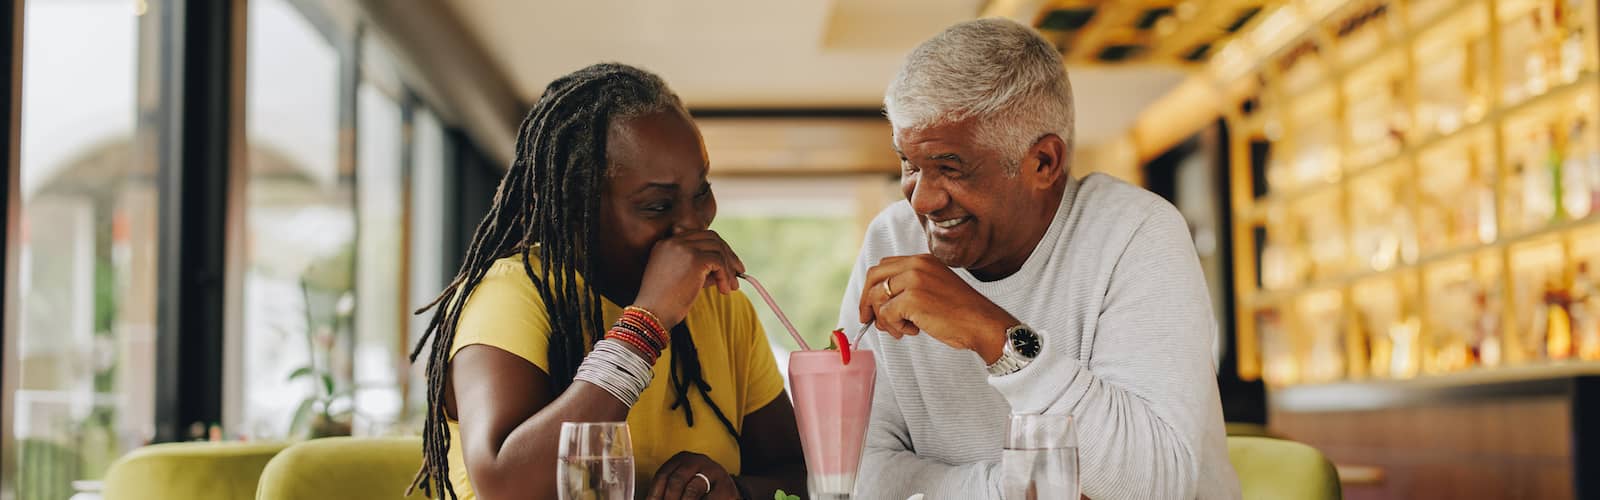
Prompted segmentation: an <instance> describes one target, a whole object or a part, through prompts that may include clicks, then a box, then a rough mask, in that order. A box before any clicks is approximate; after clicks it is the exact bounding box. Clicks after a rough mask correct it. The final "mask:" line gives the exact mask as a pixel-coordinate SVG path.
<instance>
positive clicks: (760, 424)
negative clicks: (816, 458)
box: [736, 393, 806, 499]
mask: <svg viewBox="0 0 1600 500" xmlns="http://www.w3.org/2000/svg"><path fill="white" fill-rule="evenodd" d="M739 455H740V457H741V458H742V460H743V461H744V462H743V463H742V464H741V465H740V469H741V472H743V474H742V475H740V476H739V477H738V478H737V479H736V481H738V483H739V486H740V489H742V490H743V491H744V492H745V493H749V498H754V499H762V498H772V493H773V492H775V491H777V490H779V489H782V490H783V491H784V492H786V493H789V494H791V495H799V496H800V498H805V497H806V461H805V454H804V453H803V452H802V450H801V448H800V431H799V429H797V428H796V427H795V420H794V407H793V406H791V405H790V404H789V395H788V394H781V393H780V394H778V397H777V399H773V400H772V402H771V403H767V405H766V406H763V407H761V409H759V410H756V411H755V413H751V414H750V415H748V416H746V417H745V418H744V429H743V430H742V432H740V436H739Z"/></svg>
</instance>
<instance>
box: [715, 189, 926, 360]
mask: <svg viewBox="0 0 1600 500" xmlns="http://www.w3.org/2000/svg"><path fill="white" fill-rule="evenodd" d="M712 161H713V162H715V161H716V160H715V158H713V159H712ZM714 168H715V167H713V169H714ZM898 185H899V184H898V182H897V180H894V179H888V178H885V177H850V176H841V177H834V178H808V179H799V178H765V177H753V178H723V179H713V181H712V186H713V188H714V189H715V190H716V195H717V205H718V211H717V219H716V221H714V222H713V223H712V225H711V228H712V229H713V230H716V231H717V232H718V233H719V234H721V235H722V237H723V238H724V239H726V240H727V241H728V244H729V245H731V246H732V247H733V248H734V250H735V251H737V252H739V258H740V259H741V260H743V261H744V264H745V270H746V271H747V272H749V273H750V274H751V275H754V276H755V277H756V278H758V279H760V280H761V284H762V285H765V286H766V287H767V291H768V292H771V293H772V296H773V299H774V300H776V301H778V304H779V305H780V306H782V307H783V308H784V309H783V312H784V313H785V314H787V315H788V316H789V320H790V321H791V322H792V323H794V327H795V329H796V330H799V331H800V334H801V335H802V336H804V337H805V339H806V343H807V344H810V345H811V346H813V347H821V346H826V345H828V341H829V339H830V336H829V334H828V332H831V331H833V329H834V328H838V322H839V305H840V304H839V300H840V296H841V293H842V292H843V291H844V289H845V286H846V285H847V284H848V283H849V281H850V271H851V268H852V267H854V266H855V262H856V255H857V253H858V252H859V251H860V250H861V237H862V235H863V234H865V232H866V223H867V222H870V221H871V220H872V218H873V217H874V216H876V215H877V214H878V212H879V211H880V210H882V209H883V207H885V206H887V205H888V204H889V203H892V202H893V201H895V200H898V199H899V196H900V195H899V193H898V192H896V191H894V190H893V188H894V187H898ZM797 265H798V266H801V267H796V266H797ZM746 290H747V291H746V294H747V295H748V296H749V297H750V300H751V301H753V302H755V307H756V314H757V315H758V316H760V317H761V326H762V327H763V328H765V329H766V331H767V339H768V340H769V341H771V342H772V343H773V349H774V351H775V352H776V353H778V356H777V358H778V362H779V364H780V365H781V364H784V363H786V362H787V360H788V355H787V353H788V351H791V350H794V349H796V348H798V347H799V346H797V345H796V344H795V342H794V341H793V340H792V339H791V338H790V336H789V334H788V333H787V330H786V329H785V328H784V326H783V323H781V322H779V321H778V318H777V315H776V314H774V313H773V312H772V309H771V308H770V307H768V306H767V305H766V304H765V303H764V302H762V300H761V297H760V296H759V295H758V294H756V293H755V291H754V290H752V289H746Z"/></svg>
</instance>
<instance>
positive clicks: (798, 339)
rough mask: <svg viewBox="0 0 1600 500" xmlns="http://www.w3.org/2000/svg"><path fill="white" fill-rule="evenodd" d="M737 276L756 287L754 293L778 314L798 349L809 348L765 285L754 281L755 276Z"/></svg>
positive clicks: (779, 319) (805, 349)
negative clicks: (798, 345)
mask: <svg viewBox="0 0 1600 500" xmlns="http://www.w3.org/2000/svg"><path fill="white" fill-rule="evenodd" d="M739 277H740V278H744V280H745V281H748V282H750V286H754V287H756V293H758V294H761V299H762V300H765V301H767V307H771V308H772V312H774V313H777V314H778V321H782V322H783V327H784V328H788V329H789V336H791V337H794V341H795V343H796V344H800V350H802V351H809V350H811V346H810V345H808V344H806V339H804V338H801V337H800V331H799V330H795V329H794V323H790V322H789V317H788V316H786V315H784V314H783V309H782V308H779V307H778V303H777V302H776V301H774V300H772V294H770V293H767V287H764V286H761V282H760V281H756V277H755V276H751V275H748V274H741V275H739Z"/></svg>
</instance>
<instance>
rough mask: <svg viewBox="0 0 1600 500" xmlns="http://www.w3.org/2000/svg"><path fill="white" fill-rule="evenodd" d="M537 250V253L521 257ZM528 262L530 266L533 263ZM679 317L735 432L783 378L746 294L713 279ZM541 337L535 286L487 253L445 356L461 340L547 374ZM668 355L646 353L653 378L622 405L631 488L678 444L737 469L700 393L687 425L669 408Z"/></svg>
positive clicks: (607, 304)
mask: <svg viewBox="0 0 1600 500" xmlns="http://www.w3.org/2000/svg"><path fill="white" fill-rule="evenodd" d="M537 257H538V255H537V253H535V254H534V255H530V256H529V258H537ZM534 270H535V272H537V270H538V263H537V262H536V261H535V262H534ZM602 301H603V303H602V305H601V306H602V311H601V315H602V316H604V321H605V325H606V326H610V325H611V324H612V323H614V322H616V320H617V318H618V317H621V316H622V308H621V307H618V306H617V305H616V304H612V303H611V301H609V300H604V299H602ZM684 321H685V322H687V323H688V325H689V331H690V332H691V334H692V335H693V336H694V345H695V349H696V350H697V351H699V355H700V367H701V374H702V376H703V377H704V379H705V381H706V382H707V383H708V384H710V385H711V392H710V396H711V400H712V401H715V402H716V403H717V407H719V408H721V409H722V411H723V414H724V415H727V417H728V420H730V421H731V422H732V423H733V427H734V428H735V429H738V430H740V432H741V433H742V432H743V426H744V417H745V416H747V415H749V414H751V413H754V412H755V411H756V410H759V409H761V408H763V407H765V406H766V405H767V404H768V403H771V402H772V401H773V400H774V399H777V397H778V395H779V394H782V393H783V377H782V375H779V374H778V368H777V363H776V362H775V361H774V359H773V356H772V350H771V348H770V347H768V344H767V338H766V334H765V332H764V331H763V330H762V328H761V323H760V321H759V320H757V319H756V313H755V309H754V308H753V307H752V306H751V305H750V299H749V298H747V297H745V295H744V294H743V293H739V292H734V293H732V294H729V295H723V294H722V293H721V292H718V291H717V289H716V288H715V287H710V288H706V289H704V290H701V292H700V295H699V296H698V297H696V298H695V301H694V304H693V305H691V306H690V307H689V313H688V317H687V319H685V320H684ZM550 335H551V332H550V320H549V316H548V314H547V313H546V312H545V308H544V301H542V300H540V298H539V290H538V289H537V288H534V285H533V282H532V281H531V280H529V279H528V276H527V275H526V274H524V271H523V268H522V260H521V257H520V256H512V257H507V258H504V259H500V260H498V261H496V262H495V263H494V264H493V265H492V266H491V267H490V269H489V271H488V272H487V273H486V274H485V275H484V277H483V281H481V282H479V283H478V287H477V288H476V289H474V290H473V292H472V295H471V296H470V297H468V298H467V302H466V304H465V305H464V306H463V307H462V310H461V321H460V323H458V324H457V326H456V337H455V342H454V343H453V344H452V345H451V348H450V355H451V357H452V358H453V357H454V356H455V353H456V352H458V351H460V350H461V348H463V347H466V346H469V345H473V344H483V345H489V346H493V347H498V348H500V349H502V350H505V351H506V352H509V353H511V354H514V355H516V356H518V357H521V358H523V359H526V360H528V362H530V363H533V364H534V366H537V367H539V369H540V370H543V371H544V372H545V373H549V372H550V362H549V347H550ZM673 354H674V353H673V352H672V349H668V350H667V351H666V352H664V353H662V355H661V358H660V359H659V360H657V361H656V365H655V378H654V379H653V380H652V381H651V383H650V386H649V387H648V388H646V389H645V391H644V393H643V394H641V395H640V396H639V402H638V403H636V404H634V406H633V409H632V410H631V411H629V412H628V427H629V431H630V434H631V435H632V438H633V456H634V468H635V469H634V471H635V476H636V481H635V489H636V490H643V491H648V489H649V487H650V483H649V481H650V479H651V478H653V477H655V473H656V469H657V468H659V467H661V464H662V463H664V462H666V461H667V460H668V459H670V458H672V456H673V455H676V454H678V452H681V451H693V452H696V453H700V454H704V455H706V456H708V457H711V459H712V460H715V461H716V462H717V463H718V464H721V465H722V467H723V468H724V469H727V471H728V473H729V474H739V467H740V456H739V443H738V442H736V441H735V440H734V439H733V436H730V435H728V431H727V430H725V429H723V427H722V424H721V423H720V422H718V421H717V417H716V416H715V415H714V414H713V413H712V411H711V408H710V407H708V406H706V403H705V401H704V400H703V399H701V397H700V395H698V394H692V395H691V397H690V398H689V400H690V402H691V403H690V404H692V405H694V416H695V419H694V421H695V422H694V423H695V425H694V427H689V426H688V425H687V424H686V423H685V422H684V418H683V410H682V409H677V410H673V409H671V407H672V399H673V396H674V394H673V390H672V387H671V384H669V383H667V381H668V380H669V372H668V370H669V369H670V367H671V366H672V364H671V362H672V359H671V358H672V356H673ZM448 427H449V429H450V481H451V483H453V486H454V487H455V490H456V493H457V494H458V495H459V496H460V497H461V498H462V499H463V500H474V499H476V498H477V494H476V493H475V492H474V490H473V488H472V484H471V481H470V480H469V479H468V478H467V464H466V461H465V459H464V458H463V456H462V453H461V432H460V429H459V428H458V426H457V423H456V422H449V423H448Z"/></svg>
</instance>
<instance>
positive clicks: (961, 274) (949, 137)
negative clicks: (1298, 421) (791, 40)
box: [840, 19, 1239, 500]
mask: <svg viewBox="0 0 1600 500" xmlns="http://www.w3.org/2000/svg"><path fill="white" fill-rule="evenodd" d="M884 106H885V108H886V110H887V112H888V116H889V120H890V122H891V123H892V124H893V127H894V145H895V149H896V150H897V151H898V152H899V153H900V162H901V189H902V191H903V192H904V194H905V197H906V201H905V202H903V203H896V204H894V205H893V206H891V207H889V208H888V209H886V210H884V211H883V213H881V214H879V215H878V217H877V218H876V219H875V220H873V222H872V225H871V227H870V229H868V232H867V235H866V239H865V243H864V244H863V247H862V250H861V255H860V257H859V259H858V260H857V263H856V269H855V272H854V273H853V274H852V276H851V280H850V287H849V289H848V290H847V292H846V297H845V299H844V304H843V306H842V311H841V313H840V323H841V325H843V326H845V327H846V328H847V329H849V328H850V327H851V325H857V324H860V322H868V321H870V322H873V323H874V324H875V326H876V328H875V332H874V333H873V335H871V336H869V337H868V340H867V341H865V343H866V346H867V348H871V349H874V350H875V351H876V353H877V359H878V367H879V370H880V371H879V374H878V389H877V396H876V400H875V401H874V405H873V424H872V428H871V430H870V431H869V434H868V438H867V451H866V456H865V458H864V462H863V465H862V470H861V472H860V477H862V478H864V479H863V480H862V481H859V482H858V483H857V488H858V489H859V492H858V493H859V494H860V496H861V497H863V498H869V499H880V498H881V499H895V500H898V499H901V498H906V497H907V496H908V495H910V494H912V493H918V492H920V493H926V494H928V495H929V497H930V498H960V499H969V498H999V496H1000V483H1001V481H1002V478H1001V474H1000V470H999V468H1000V451H1001V445H1002V444H1003V443H1004V441H1005V432H1006V431H1005V426H1006V417H1007V415H1008V414H1010V413H1012V412H1026V413H1049V414H1071V415H1072V416H1073V418H1074V420H1075V422H1076V424H1077V436H1078V446H1079V448H1078V456H1079V467H1080V471H1081V474H1082V475H1081V483H1082V490H1083V493H1084V494H1085V495H1086V496H1088V497H1091V498H1158V499H1185V498H1202V499H1213V498H1237V497H1238V496H1239V487H1238V481H1237V478H1236V477H1235V476H1234V472H1233V468H1232V466H1231V465H1230V464H1229V463H1228V454H1227V443H1226V440H1225V438H1224V430H1223V422H1222V409H1221V403H1220V401H1219V399H1218V397H1217V385H1216V378H1215V369H1214V367H1213V366H1212V364H1211V342H1212V339H1213V338H1214V334H1215V331H1216V328H1217V327H1216V322H1215V320H1214V318H1212V314H1211V302H1210V301H1211V299H1210V297H1208V296H1207V292H1206V285H1205V282H1204V279H1203V277H1202V276H1201V272H1200V263H1199V259H1198V257H1197V256H1196V254H1195V251H1194V247H1193V244H1192V243H1191V242H1190V239H1189V232H1188V228H1187V226H1186V225H1185V223H1184V221H1183V219H1182V217H1181V216H1180V215H1179V214H1178V212H1177V210H1176V209H1174V208H1173V207H1172V206H1171V205H1170V204H1168V203H1167V202H1166V201H1164V200H1162V199H1161V198H1159V197H1157V196H1156V195H1154V194H1151V193H1150V192H1148V191H1145V190H1143V189H1140V188H1138V187H1135V186H1131V185H1128V184H1125V183H1122V182H1120V181H1117V180H1115V179H1112V178H1110V177H1107V176H1104V175H1090V176H1088V177H1086V178H1083V179H1081V180H1079V179H1074V178H1073V177H1072V175H1071V174H1070V172H1069V170H1070V169H1069V163H1070V158H1071V156H1072V135H1073V109H1072V90H1071V85H1070V84H1069V83H1068V80H1067V74H1066V70H1065V67H1064V66H1062V62H1061V57H1060V55H1059V54H1058V53H1057V52H1056V50H1055V48H1054V47H1052V46H1051V45H1050V44H1049V43H1048V42H1046V41H1045V40H1044V39H1042V38H1040V37H1039V35H1038V34H1037V33H1035V32H1033V30H1031V29H1029V28H1027V27H1025V26H1022V25H1020V24H1017V23H1014V22H1010V21H1004V20H993V19H986V20H978V21H972V22H967V23H962V24H959V25H956V26H954V27H951V28H949V29H947V30H945V31H944V32H943V33H940V34H939V35H937V36H935V37H934V38H932V39H930V40H928V41H927V42H924V43H923V44H922V45H921V46H919V47H917V48H916V49H915V50H914V51H912V53H911V54H910V55H909V56H907V58H906V61H905V65H904V66H903V67H902V68H901V69H900V72H899V74H898V75H897V76H896V77H895V79H894V82H893V83H891V84H890V86H889V90H888V94H887V96H886V97H885V98H884Z"/></svg>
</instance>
